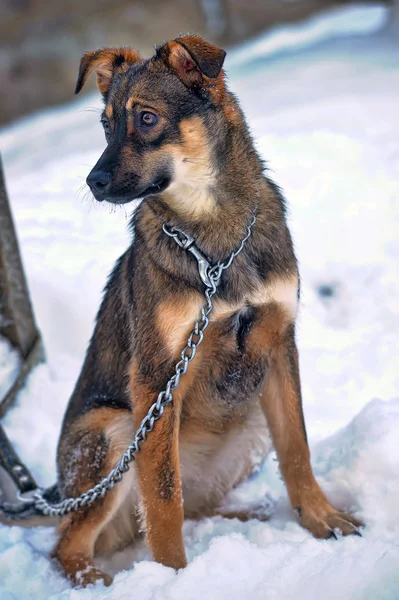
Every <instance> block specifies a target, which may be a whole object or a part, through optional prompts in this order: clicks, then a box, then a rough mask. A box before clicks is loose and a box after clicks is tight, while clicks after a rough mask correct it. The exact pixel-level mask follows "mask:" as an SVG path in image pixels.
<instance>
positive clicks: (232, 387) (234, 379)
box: [157, 276, 298, 418]
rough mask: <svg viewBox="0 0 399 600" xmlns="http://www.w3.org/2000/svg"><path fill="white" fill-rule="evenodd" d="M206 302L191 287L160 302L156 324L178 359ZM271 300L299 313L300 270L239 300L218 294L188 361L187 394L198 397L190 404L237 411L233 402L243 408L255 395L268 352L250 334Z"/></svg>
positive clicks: (229, 413) (291, 317) (227, 412)
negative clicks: (190, 379)
mask: <svg viewBox="0 0 399 600" xmlns="http://www.w3.org/2000/svg"><path fill="white" fill-rule="evenodd" d="M203 303H204V299H203V298H202V297H201V295H200V294H194V293H193V294H192V296H191V297H187V296H186V297H185V298H178V299H176V298H173V299H169V300H166V301H165V302H164V303H163V304H162V305H160V306H159V308H158V313H157V328H158V331H159V333H160V335H161V341H162V343H163V345H164V349H165V351H166V352H168V353H169V354H170V355H171V356H172V357H173V359H177V360H178V357H179V355H180V353H181V350H182V349H183V348H184V347H185V345H186V343H187V338H188V336H189V333H190V331H191V330H192V328H193V325H194V323H195V321H196V320H197V319H198V318H199V316H200V310H201V306H202V304H203ZM271 303H274V304H278V305H279V306H280V307H281V308H282V309H283V311H284V312H285V313H286V314H287V319H288V320H294V319H295V316H296V312H297V304H298V299H297V278H296V276H291V277H287V278H284V279H282V278H280V279H275V280H273V281H272V282H269V283H267V284H265V283H262V284H259V286H258V287H257V288H255V289H253V290H252V291H250V292H248V293H244V294H243V295H242V298H241V299H240V301H235V302H229V301H226V300H221V299H219V298H217V296H215V298H214V302H213V304H214V306H213V310H212V312H211V313H210V316H209V321H210V322H209V326H208V327H207V329H206V330H205V332H204V339H203V342H202V344H201V345H200V346H199V348H198V351H197V355H196V357H195V359H194V361H193V363H192V364H191V365H190V371H191V372H193V371H194V372H195V379H194V383H193V384H192V385H191V386H190V390H189V391H188V397H189V399H191V396H193V397H196V398H197V400H196V401H195V402H193V403H191V401H190V402H189V403H188V404H189V405H191V404H195V405H197V406H198V404H201V405H204V404H208V403H211V404H212V405H213V407H215V404H219V405H220V410H221V416H223V418H226V417H228V416H231V417H234V413H235V410H234V407H236V408H237V407H238V406H239V405H240V410H244V408H243V403H244V401H245V400H247V399H249V398H250V397H251V396H252V395H253V393H254V391H255V390H256V389H257V387H258V386H259V384H260V383H261V381H262V379H263V377H264V375H265V372H266V361H267V357H266V356H265V353H264V352H256V349H254V347H253V344H252V343H251V340H252V339H253V338H252V336H253V334H254V333H255V330H256V328H257V327H260V326H262V319H263V316H262V315H263V313H264V310H263V309H264V307H265V305H268V304H271ZM199 396H200V397H201V402H200V403H199V401H198V399H199ZM185 404H186V403H185ZM222 407H223V408H222ZM187 416H189V415H187Z"/></svg>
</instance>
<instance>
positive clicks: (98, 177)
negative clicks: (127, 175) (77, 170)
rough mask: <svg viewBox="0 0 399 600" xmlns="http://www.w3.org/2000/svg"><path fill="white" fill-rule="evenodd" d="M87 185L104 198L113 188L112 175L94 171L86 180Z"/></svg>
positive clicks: (106, 172)
mask: <svg viewBox="0 0 399 600" xmlns="http://www.w3.org/2000/svg"><path fill="white" fill-rule="evenodd" d="M86 182H87V185H88V186H89V188H90V189H91V190H92V191H93V192H97V194H98V195H100V196H103V195H104V194H106V193H107V191H108V190H109V188H110V187H111V173H109V172H108V171H101V170H96V171H92V172H91V173H90V174H89V176H88V177H87V179H86Z"/></svg>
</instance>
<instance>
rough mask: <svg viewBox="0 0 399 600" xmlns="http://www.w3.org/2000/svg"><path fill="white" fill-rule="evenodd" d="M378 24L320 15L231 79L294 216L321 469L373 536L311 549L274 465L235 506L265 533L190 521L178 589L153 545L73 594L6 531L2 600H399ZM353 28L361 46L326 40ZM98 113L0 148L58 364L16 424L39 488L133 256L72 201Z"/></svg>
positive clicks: (390, 184) (397, 102) (30, 546)
mask: <svg viewBox="0 0 399 600" xmlns="http://www.w3.org/2000/svg"><path fill="white" fill-rule="evenodd" d="M373 10H374V13H373V14H374V17H373V16H372V13H371V12H370V11H373ZM362 19H363V20H362ZM373 19H374V20H373ZM383 19H384V11H382V9H379V8H378V7H376V8H368V9H361V10H360V12H358V13H356V18H354V17H353V13H352V14H351V13H350V12H347V13H344V18H341V21H339V23H341V28H340V27H339V26H338V25H337V22H336V21H335V22H334V23H335V24H334V26H333V27H329V23H332V20H331V19H324V20H321V21H319V26H318V27H319V29H317V28H316V29H317V31H319V32H320V27H321V30H322V32H324V33H323V35H317V36H316V38H315V37H314V35H313V34H314V27H313V28H310V31H311V32H313V34H312V35H313V37H312V35H308V37H307V38H306V39H307V40H308V43H307V44H305V43H304V41H303V40H304V35H303V31H304V30H303V28H302V29H298V28H297V29H293V30H288V29H287V30H286V31H285V33H284V32H283V33H284V35H285V37H284V35H283V41H284V39H286V40H288V43H287V44H286V48H285V50H284V48H283V50H282V51H281V47H280V46H279V47H278V48H277V50H278V51H277V52H276V51H275V50H276V44H274V43H271V42H270V37H267V38H265V39H264V40H263V41H264V45H263V46H262V44H260V45H259V44H258V45H255V46H253V47H252V49H253V48H254V47H255V48H256V50H254V51H253V52H252V50H251V48H248V47H247V48H245V49H244V50H242V49H241V50H235V51H234V55H233V57H232V62H231V71H230V79H231V85H232V87H233V89H234V90H235V91H236V92H237V93H238V95H239V97H240V98H241V101H242V105H243V108H244V110H245V111H246V113H247V115H248V119H249V122H250V124H251V127H252V131H253V133H254V135H255V137H256V139H257V143H258V147H259V149H260V150H261V152H262V154H263V155H264V157H265V158H266V159H267V160H268V164H269V167H270V169H271V170H272V175H273V176H274V178H275V180H276V181H277V182H278V183H279V184H280V185H281V186H282V187H283V189H284V191H285V195H286V197H287V199H288V202H289V207H290V213H291V216H290V222H291V228H292V231H293V234H294V238H295V242H296V248H297V252H298V256H299V260H300V263H301V272H302V285H303V300H302V308H301V315H300V322H299V346H300V354H301V369H302V383H303V393H304V405H305V415H306V420H307V425H308V431H309V437H310V444H311V449H312V461H313V465H314V469H315V472H316V474H317V476H318V478H319V481H320V482H321V484H322V486H323V488H324V489H325V491H326V493H327V494H328V495H329V497H330V498H331V499H332V500H333V501H335V502H336V503H339V504H341V505H342V506H345V507H347V508H352V509H353V510H354V511H356V512H357V513H358V514H359V515H360V516H361V517H362V518H363V519H364V520H365V521H366V523H367V529H366V530H365V533H364V536H363V537H362V538H357V537H353V538H347V539H340V540H338V541H316V540H314V539H313V538H312V537H311V536H310V534H309V533H307V532H306V531H304V530H303V529H301V528H300V527H299V526H298V525H297V523H296V522H295V520H294V518H293V515H292V513H291V511H290V510H289V507H288V503H287V499H286V493H285V489H284V487H283V485H282V484H281V482H280V480H279V478H278V476H277V467H276V462H275V461H273V460H272V458H270V459H269V460H268V461H267V462H266V464H265V465H264V466H263V468H262V469H261V471H260V472H259V473H258V474H257V475H255V476H253V477H252V478H251V480H250V481H248V482H247V483H245V485H243V486H242V488H241V489H240V490H238V491H237V492H236V493H235V495H234V498H232V500H233V501H235V502H243V503H245V502H246V503H249V502H252V501H254V500H255V499H256V498H259V497H262V496H263V495H264V494H268V495H269V497H270V498H271V499H272V501H273V502H274V503H275V505H276V507H275V511H274V513H273V515H272V517H271V519H270V521H269V522H267V523H260V522H257V521H251V522H249V523H246V524H242V523H239V522H238V521H227V520H224V519H221V518H214V519H204V520H202V521H200V522H198V523H197V522H195V523H194V522H186V523H185V525H184V536H185V543H186V548H187V553H188V557H189V561H190V564H189V566H188V567H187V569H185V570H184V571H183V572H180V573H179V574H176V573H174V571H172V570H171V569H168V568H165V567H163V566H161V565H159V564H155V563H153V562H150V556H149V553H148V551H147V550H146V548H145V547H144V545H143V544H142V543H141V544H139V545H137V546H136V547H135V548H133V549H131V550H129V551H126V552H124V553H123V554H121V555H119V556H116V557H115V558H114V559H113V560H112V561H111V562H110V563H108V564H107V568H108V569H109V570H110V571H111V570H113V571H114V572H118V571H120V569H121V568H122V569H125V570H124V571H121V572H119V574H118V575H117V576H116V578H115V582H114V585H113V586H112V587H111V588H104V587H103V586H102V585H98V586H97V587H96V588H91V589H87V590H72V589H71V587H70V584H69V583H68V582H67V581H66V580H65V579H64V578H63V576H62V575H61V574H60V573H59V572H58V571H57V569H56V567H55V565H53V564H52V563H51V561H50V560H49V558H48V554H49V551H50V549H51V547H52V545H53V543H54V539H55V535H54V531H53V530H52V529H51V528H41V529H35V530H23V529H20V528H18V527H14V528H8V527H5V526H0V582H2V583H0V597H1V600H17V599H18V600H28V599H29V600H38V599H40V600H41V599H44V598H45V599H51V600H56V599H57V600H61V599H62V600H67V599H68V600H72V599H73V600H75V599H77V598H82V599H87V600H91V599H93V600H94V599H95V600H100V599H111V598H112V599H118V600H122V599H126V600H127V599H131V598H136V597H137V598H140V599H142V600H147V599H148V600H149V599H151V600H183V599H184V600H191V599H193V600H194V599H199V598H207V599H208V598H209V599H211V600H219V599H226V600H227V599H228V600H241V599H244V598H245V599H246V600H249V599H251V600H255V599H256V600H258V599H259V600H261V599H262V600H263V599H264V598H268V599H270V600H272V599H284V600H285V599H291V598H292V599H294V598H295V599H296V600H301V599H307V600H308V599H311V600H313V599H320V598H323V600H324V599H327V600H328V599H333V598H337V599H338V598H339V599H343V598H345V599H362V600H363V599H367V600H388V599H390V600H398V599H399V542H398V537H399V442H398V440H399V369H398V366H397V364H398V363H397V357H398V339H399V280H398V279H399V278H398V267H397V264H398V258H399V235H398V234H399V216H398V215H399V211H398V196H399V120H398V106H399V43H398V41H397V40H398V39H399V38H398V37H396V38H395V36H394V35H391V36H390V35H387V34H383V33H378V34H371V33H370V32H371V31H372V30H373V29H377V28H378V27H379V26H380V25H381V22H382V20H383ZM351 23H352V24H353V30H357V33H360V32H363V33H366V31H367V32H368V35H367V36H366V37H365V36H363V37H356V38H352V39H350V38H348V37H342V36H341V37H340V38H339V39H332V38H331V35H332V33H334V35H335V36H337V35H338V34H340V33H342V34H344V33H345V34H347V33H348V31H351V27H350V24H351ZM361 23H363V24H364V27H363V28H362V27H361V25H360V24H361ZM334 28H335V30H334V31H333V32H332V30H333V29H334ZM326 32H327V33H326ZM280 33H281V32H280ZM305 37H306V36H305ZM275 39H276V38H275ZM279 40H280V41H279V43H280V42H281V37H280V38H279ZM315 40H318V45H317V46H315V45H313V46H310V45H309V42H310V41H315ZM323 40H324V41H323ZM295 44H296V45H297V46H300V47H301V50H300V51H298V52H296V53H295V52H293V48H292V46H294V47H295ZM283 45H284V44H283ZM277 46H278V44H277ZM290 46H291V52H290V51H289V47H290ZM271 48H272V51H270V49H271ZM240 52H241V54H240ZM249 55H250V56H251V57H252V60H250V61H246V59H247V58H248V56H249ZM227 67H228V64H227ZM88 106H91V107H98V106H99V102H98V99H97V98H90V99H87V98H84V99H83V100H79V101H78V102H75V103H73V104H71V105H69V106H67V107H65V108H62V109H59V110H53V111H48V112H46V113H42V114H39V115H36V116H34V117H31V118H29V119H27V120H24V121H22V122H21V123H19V124H17V125H15V126H13V127H10V128H8V129H7V130H5V131H3V132H2V134H1V135H0V146H1V148H2V151H3V153H4V160H5V166H6V174H7V179H8V187H9V192H10V197H11V198H12V204H13V210H14V215H15V219H16V222H17V226H18V235H19V238H20V242H21V247H22V253H23V260H24V263H25V267H26V270H27V275H28V279H29V284H30V288H31V292H32V297H33V302H34V306H35V310H36V316H37V319H38V322H39V324H40V327H41V329H42V332H43V335H44V341H45V345H46V350H47V356H48V364H47V365H45V366H40V367H38V368H37V369H36V370H35V372H34V373H33V374H32V376H31V378H30V381H29V384H28V386H27V387H26V389H25V390H23V391H22V392H21V393H20V395H19V401H18V406H17V407H16V408H15V409H14V410H13V412H11V413H10V414H9V415H8V416H7V419H6V420H5V425H6V427H7V430H8V432H9V434H10V437H11V438H12V439H13V440H14V441H15V442H16V445H17V448H18V451H19V452H20V454H21V455H22V456H23V457H24V458H25V460H26V461H27V462H28V464H29V465H30V466H31V467H32V470H33V472H34V474H35V475H36V477H37V479H38V480H39V481H40V482H42V483H43V484H50V483H52V482H53V479H54V477H55V467H54V457H55V446H56V441H57V436H58V432H59V427H60V421H61V418H62V414H63V411H64V408H65V404H66V402H67V400H68V396H69V394H70V392H71V390H72V387H73V385H74V381H75V379H76V377H77V374H78V371H79V367H80V364H81V361H82V357H83V353H84V350H85V347H86V344H87V340H88V338H89V335H90V333H91V330H92V324H93V318H94V314H95V311H96V309H97V307H98V304H99V300H100V295H101V289H102V286H103V284H104V281H105V276H106V273H107V272H108V271H109V270H110V268H111V266H112V264H113V262H114V260H115V259H116V257H117V256H118V255H119V254H120V253H121V252H122V251H123V250H124V248H125V247H126V245H127V243H128V234H127V231H126V223H127V221H126V214H125V212H124V210H123V209H121V210H119V209H118V210H117V211H113V210H110V209H109V208H108V209H107V208H105V207H103V206H100V205H95V204H94V203H93V202H91V201H90V200H83V199H82V194H80V195H78V196H76V194H75V191H76V189H77V188H78V187H79V185H81V184H82V183H83V182H84V178H85V176H86V174H87V172H88V171H89V168H90V166H92V165H93V164H94V163H95V161H96V160H97V158H98V156H99V154H100V152H101V150H102V148H103V146H104V141H103V138H102V133H101V130H100V126H99V125H98V124H97V121H98V114H96V112H91V111H87V110H86V108H87V107H88ZM0 349H1V347H0ZM4 351H5V350H4ZM1 361H2V356H0V368H1ZM0 376H1V371H0Z"/></svg>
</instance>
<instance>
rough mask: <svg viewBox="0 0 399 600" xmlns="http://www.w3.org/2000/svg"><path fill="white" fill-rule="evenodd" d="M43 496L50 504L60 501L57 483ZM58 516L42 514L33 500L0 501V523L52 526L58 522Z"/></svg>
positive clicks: (23, 525) (21, 525)
mask: <svg viewBox="0 0 399 600" xmlns="http://www.w3.org/2000/svg"><path fill="white" fill-rule="evenodd" d="M43 496H44V498H45V499H46V500H47V501H48V502H50V503H51V504H57V503H58V502H61V494H60V491H59V488H58V484H57V483H55V484H54V485H52V486H51V487H49V488H47V489H46V490H45V491H44V493H43ZM59 520H60V519H59V517H52V516H49V515H43V514H42V513H41V512H40V511H39V510H37V508H36V506H35V502H34V500H33V499H32V500H23V501H21V500H20V501H18V502H0V523H4V524H5V525H19V526H20V527H40V526H45V527H46V526H52V525H57V524H58V523H59Z"/></svg>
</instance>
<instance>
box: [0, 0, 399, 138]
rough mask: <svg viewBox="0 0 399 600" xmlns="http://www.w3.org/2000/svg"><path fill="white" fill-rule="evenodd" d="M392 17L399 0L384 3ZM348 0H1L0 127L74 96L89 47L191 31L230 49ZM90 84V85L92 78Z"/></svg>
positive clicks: (143, 45)
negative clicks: (81, 66) (76, 82)
mask: <svg viewBox="0 0 399 600" xmlns="http://www.w3.org/2000/svg"><path fill="white" fill-rule="evenodd" d="M384 1H385V3H386V4H387V6H389V8H390V19H391V20H394V19H395V18H396V19H397V18H398V3H396V5H395V4H394V0H392V1H391V2H390V1H389V0H383V2H382V3H384ZM350 4H353V3H352V2H351V0H146V1H144V2H142V1H140V0H68V2H67V1H66V0H63V1H54V0H0V81H1V86H0V106H1V111H0V126H1V125H5V124H7V123H9V122H11V121H12V120H14V119H17V118H18V117H21V116H24V115H27V114H28V113H30V112H32V111H35V110H37V109H39V108H42V107H44V106H53V105H55V104H57V103H59V102H64V101H66V100H68V99H70V98H71V96H72V93H73V89H74V85H75V81H76V72H77V66H78V64H79V59H80V57H81V56H82V54H83V53H84V52H85V51H86V50H92V49H95V48H98V47H102V46H107V45H110V46H115V45H133V46H135V47H137V48H139V49H140V51H141V52H142V53H143V55H144V56H145V55H146V54H148V55H150V54H151V53H152V49H153V45H154V44H155V43H159V42H162V41H164V40H168V39H171V38H174V37H176V35H177V34H179V33H183V32H195V33H198V34H200V35H203V36H205V37H206V38H207V39H209V40H210V41H213V42H215V43H217V44H219V45H221V46H223V47H227V48H228V47H231V46H232V45H234V44H237V43H238V42H243V41H245V40H247V39H249V38H251V37H253V36H255V35H257V34H259V33H260V32H265V31H267V30H270V29H272V28H274V27H276V26H279V25H283V24H290V23H296V22H298V21H302V20H305V19H307V18H309V17H312V16H315V15H317V14H318V13H320V12H322V11H325V10H327V9H331V8H334V7H335V8H337V7H342V6H345V5H350ZM91 85H92V86H93V82H91Z"/></svg>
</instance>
